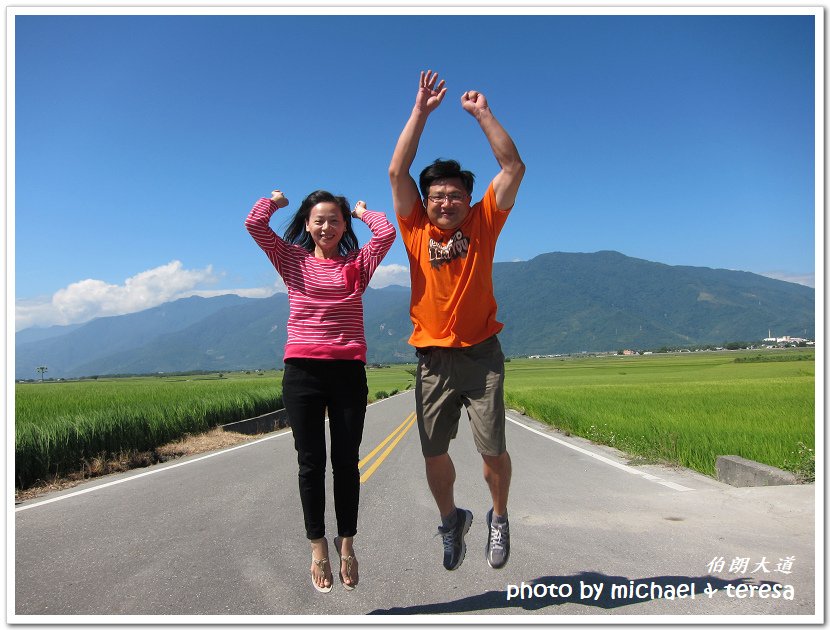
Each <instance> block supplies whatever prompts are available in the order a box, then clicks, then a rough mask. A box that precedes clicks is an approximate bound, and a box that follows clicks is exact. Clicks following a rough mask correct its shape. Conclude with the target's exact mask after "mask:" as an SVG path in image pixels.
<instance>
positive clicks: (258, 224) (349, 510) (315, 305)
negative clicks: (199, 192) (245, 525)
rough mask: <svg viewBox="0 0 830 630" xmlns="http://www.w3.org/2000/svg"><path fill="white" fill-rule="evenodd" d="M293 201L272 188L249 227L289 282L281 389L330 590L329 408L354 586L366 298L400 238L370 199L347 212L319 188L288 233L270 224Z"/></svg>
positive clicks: (315, 556) (314, 548) (317, 569)
mask: <svg viewBox="0 0 830 630" xmlns="http://www.w3.org/2000/svg"><path fill="white" fill-rule="evenodd" d="M287 205H288V199H286V198H285V196H284V195H283V194H282V192H280V191H279V190H274V191H273V192H272V193H271V198H270V199H266V198H262V199H260V200H259V201H258V202H257V203H256V204H255V205H254V207H253V209H252V210H251V212H250V214H249V215H248V218H247V220H246V221H245V227H246V228H247V229H248V232H249V233H250V234H251V236H252V237H253V238H254V240H255V241H256V242H257V244H258V245H259V246H260V247H261V248H262V249H263V251H264V252H265V253H266V255H267V256H268V259H269V260H270V261H271V263H272V264H273V265H274V267H275V268H276V270H277V272H278V273H279V274H280V276H282V278H283V280H284V281H285V285H286V286H287V287H288V304H289V315H288V341H287V343H286V345H285V356H284V358H283V361H284V363H285V372H284V374H283V380H282V388H283V391H282V395H283V403H284V404H285V409H286V412H287V415H288V422H289V424H290V426H291V430H292V431H293V433H294V446H295V448H296V449H297V461H298V463H299V475H298V476H299V486H300V500H301V503H302V506H303V517H304V519H305V528H306V536H307V537H308V539H309V540H310V541H311V582H312V584H313V585H314V588H316V589H317V590H318V591H321V592H324V593H327V592H329V591H331V588H332V583H333V579H332V571H331V568H330V562H329V553H328V542H327V541H326V538H325V518H324V516H325V471H326V436H325V417H326V412H327V411H328V417H329V433H330V436H331V464H332V474H333V477H334V510H335V514H336V517H337V530H338V531H337V533H338V536H337V537H335V539H334V545H335V548H336V549H337V553H338V555H339V556H340V558H341V562H340V581H341V582H342V583H343V586H344V587H345V588H346V589H347V590H352V589H353V588H354V587H355V586H357V583H358V565H357V559H356V558H355V554H354V536H355V534H356V533H357V509H358V498H359V494H360V473H359V471H358V468H357V463H358V460H359V457H358V449H359V448H360V441H361V439H362V437H363V421H364V418H365V415H366V403H367V396H368V393H369V391H368V388H367V386H366V369H365V365H366V340H365V337H364V334H363V299H362V296H363V292H364V291H365V290H366V287H367V286H368V285H369V279H370V278H371V277H372V274H373V273H374V271H375V269H377V267H378V265H379V264H380V262H381V260H383V257H384V256H385V255H386V253H387V252H388V251H389V248H390V247H391V246H392V243H393V242H394V240H395V228H394V227H393V226H392V224H391V223H390V222H389V221H388V220H387V219H386V216H385V215H384V214H383V213H380V212H374V211H372V210H367V209H366V204H365V203H364V202H363V201H358V202H357V204H356V205H355V207H354V210H352V211H351V212H349V203H348V201H347V200H346V199H345V198H344V197H338V196H335V195H332V194H331V193H329V192H326V191H324V190H318V191H316V192H313V193H311V194H310V195H309V196H308V197H306V198H305V200H304V201H303V202H302V204H301V205H300V207H299V209H298V210H297V212H296V213H295V214H294V216H293V218H292V219H291V223H290V224H289V226H288V228H287V229H286V231H285V234H284V235H283V237H282V238H280V237H278V236H277V235H276V234H275V233H274V231H273V230H272V229H271V228H270V227H269V222H270V219H271V215H273V214H274V212H276V211H277V209H279V208H283V207H285V206H287ZM352 217H354V218H356V219H360V220H361V221H363V222H364V223H366V225H368V226H369V229H370V230H371V231H372V238H371V240H370V241H369V242H368V243H367V244H366V245H364V246H363V247H358V242H357V237H356V236H355V233H354V231H353V230H352V222H351V219H352Z"/></svg>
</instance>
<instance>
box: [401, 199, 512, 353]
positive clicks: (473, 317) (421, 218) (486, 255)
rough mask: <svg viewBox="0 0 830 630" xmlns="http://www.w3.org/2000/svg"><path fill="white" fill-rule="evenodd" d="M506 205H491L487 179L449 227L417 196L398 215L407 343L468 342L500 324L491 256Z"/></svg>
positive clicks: (495, 330) (453, 344) (455, 344)
mask: <svg viewBox="0 0 830 630" xmlns="http://www.w3.org/2000/svg"><path fill="white" fill-rule="evenodd" d="M509 211H510V208H508V209H507V210H500V209H499V208H498V207H497V206H496V193H495V191H494V190H493V184H492V183H491V184H490V185H489V186H488V187H487V192H486V193H485V194H484V198H483V199H482V200H481V201H479V202H478V203H476V204H475V205H473V206H472V208H471V209H470V214H469V215H468V216H467V218H466V219H465V221H464V223H462V224H461V225H460V226H459V227H457V228H455V229H454V230H448V231H445V230H441V229H439V228H437V227H435V226H434V225H432V223H430V222H429V218H428V217H427V214H426V211H425V210H424V208H423V206H422V205H421V202H420V200H419V201H418V202H416V205H415V207H414V208H413V210H412V213H411V214H410V215H409V216H408V217H406V218H401V217H400V216H399V217H398V225H399V226H400V232H401V237H402V239H403V243H404V246H405V247H406V253H407V255H408V256H409V274H410V277H411V280H412V298H411V301H410V306H409V316H410V317H411V318H412V323H413V324H414V326H415V329H414V330H413V332H412V336H411V337H410V338H409V343H410V344H412V345H413V346H415V347H416V348H423V347H426V346H442V347H449V348H459V347H466V346H472V345H475V344H477V343H480V342H482V341H484V340H485V339H488V338H489V337H492V336H493V335H495V334H496V333H498V332H499V331H501V329H502V328H503V327H504V324H502V323H501V322H498V321H496V309H497V305H496V298H495V297H494V295H493V256H494V254H495V251H496V239H497V238H498V236H499V233H500V232H501V229H502V227H504V222H505V221H506V220H507V216H508V213H509Z"/></svg>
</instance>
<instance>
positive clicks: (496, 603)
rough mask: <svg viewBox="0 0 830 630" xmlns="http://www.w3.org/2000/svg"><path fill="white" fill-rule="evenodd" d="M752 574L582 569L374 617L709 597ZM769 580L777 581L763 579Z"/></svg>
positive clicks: (377, 612) (616, 605)
mask: <svg viewBox="0 0 830 630" xmlns="http://www.w3.org/2000/svg"><path fill="white" fill-rule="evenodd" d="M749 583H750V580H749V578H738V579H735V580H724V579H721V578H718V577H713V576H709V575H706V576H701V577H687V576H682V575H662V576H657V577H651V578H639V579H636V580H635V579H629V578H625V577H622V576H609V575H604V574H602V573H593V572H581V573H578V574H576V575H573V576H545V577H540V578H537V579H535V580H531V581H529V582H522V583H521V584H515V585H512V584H511V585H508V586H507V587H506V588H505V590H503V591H487V592H485V593H481V594H480V595H472V596H470V597H463V598H461V599H457V600H455V601H450V602H440V603H434V604H419V605H417V606H406V607H398V608H386V609H377V610H373V611H372V612H370V613H369V614H370V615H435V614H443V613H472V612H478V611H483V610H493V609H509V608H516V609H522V610H541V609H543V608H547V607H549V606H559V605H561V604H582V605H583V606H593V607H596V608H605V609H612V608H620V607H622V606H629V605H631V604H641V603H643V602H647V601H651V600H653V599H678V600H680V599H691V598H692V596H694V598H695V599H708V598H709V597H710V596H712V595H713V594H714V592H716V591H722V590H724V589H725V588H726V587H728V586H731V587H733V588H734V587H736V586H738V585H740V584H749ZM763 584H773V583H771V582H763Z"/></svg>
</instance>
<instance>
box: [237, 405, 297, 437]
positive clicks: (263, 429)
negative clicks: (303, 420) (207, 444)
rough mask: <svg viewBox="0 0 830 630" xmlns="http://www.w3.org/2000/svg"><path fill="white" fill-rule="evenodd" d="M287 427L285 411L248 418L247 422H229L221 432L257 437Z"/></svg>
mask: <svg viewBox="0 0 830 630" xmlns="http://www.w3.org/2000/svg"><path fill="white" fill-rule="evenodd" d="M287 426H288V415H287V414H286V413H285V409H280V410H278V411H272V412H270V413H264V414H262V415H261V416H256V417H255V418H248V419H247V420H239V421H238V422H231V423H229V424H223V425H222V430H223V431H233V432H235V433H244V434H245V435H259V434H260V433H270V432H271V431H277V430H279V429H283V428H285V427H287Z"/></svg>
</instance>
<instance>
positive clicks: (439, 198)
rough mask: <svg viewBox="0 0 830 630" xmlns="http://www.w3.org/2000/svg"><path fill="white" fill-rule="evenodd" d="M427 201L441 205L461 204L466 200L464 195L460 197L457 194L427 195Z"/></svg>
mask: <svg viewBox="0 0 830 630" xmlns="http://www.w3.org/2000/svg"><path fill="white" fill-rule="evenodd" d="M427 199H429V200H430V201H431V202H432V203H443V202H444V201H449V202H450V203H461V202H462V201H464V199H466V195H461V194H459V193H452V194H450V195H427Z"/></svg>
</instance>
